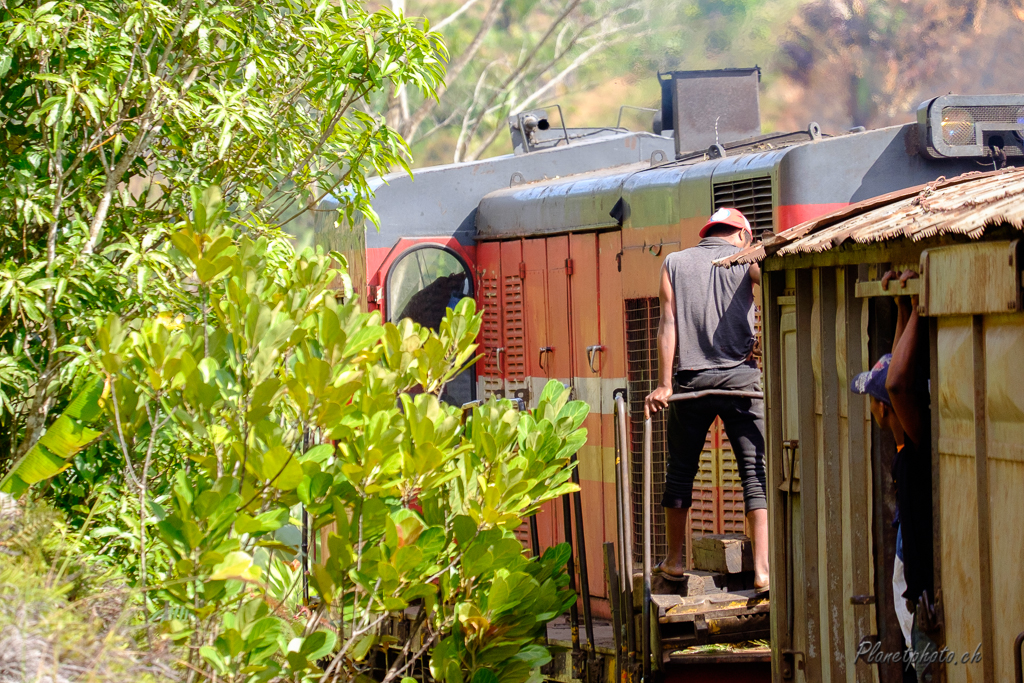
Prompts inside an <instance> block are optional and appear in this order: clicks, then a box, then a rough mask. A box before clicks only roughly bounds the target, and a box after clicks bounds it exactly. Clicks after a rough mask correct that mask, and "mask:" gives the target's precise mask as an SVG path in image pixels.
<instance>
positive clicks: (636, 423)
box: [625, 297, 668, 564]
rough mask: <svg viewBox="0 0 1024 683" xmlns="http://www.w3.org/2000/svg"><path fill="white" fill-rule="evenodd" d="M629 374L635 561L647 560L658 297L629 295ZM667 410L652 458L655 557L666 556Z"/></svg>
mask: <svg viewBox="0 0 1024 683" xmlns="http://www.w3.org/2000/svg"><path fill="white" fill-rule="evenodd" d="M625 303H626V376H627V380H628V382H629V417H630V425H629V427H630V430H629V435H630V449H629V450H630V454H631V462H630V490H631V493H632V499H633V500H632V507H633V562H634V563H636V564H640V563H641V562H643V548H644V546H643V543H644V526H643V524H644V517H643V513H644V509H643V493H644V488H643V486H644V480H643V452H644V398H645V397H646V396H647V395H648V394H649V393H651V392H652V391H654V388H655V387H656V386H657V385H658V320H659V319H660V318H661V305H660V303H659V301H658V298H657V297H652V298H643V299H626V302H625ZM666 414H667V411H661V412H660V413H658V414H657V415H655V416H654V420H653V424H652V427H653V433H652V453H651V456H652V461H653V464H654V472H653V479H654V498H653V505H652V507H653V509H654V524H653V528H652V532H653V536H654V547H653V548H651V552H652V554H653V556H654V557H664V556H665V553H666V549H667V546H666V542H665V513H664V511H663V510H662V508H661V504H660V501H661V496H662V494H663V493H664V491H665V460H666V457H667V455H668V447H667V445H666V442H665V418H666Z"/></svg>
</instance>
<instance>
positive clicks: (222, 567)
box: [210, 550, 260, 581]
mask: <svg viewBox="0 0 1024 683" xmlns="http://www.w3.org/2000/svg"><path fill="white" fill-rule="evenodd" d="M259 578H260V568H259V567H257V566H256V565H255V564H253V561H252V556H250V555H249V553H245V552H242V551H241V550H236V551H234V552H230V553H228V554H227V555H226V556H225V557H224V559H223V560H222V561H221V562H219V563H217V565H215V566H214V568H213V574H211V575H210V581H223V580H224V579H242V580H244V581H257V580H259Z"/></svg>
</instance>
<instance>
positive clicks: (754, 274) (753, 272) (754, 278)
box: [750, 263, 761, 285]
mask: <svg viewBox="0 0 1024 683" xmlns="http://www.w3.org/2000/svg"><path fill="white" fill-rule="evenodd" d="M750 281H751V282H753V283H754V284H755V285H759V284H761V266H759V265H757V264H756V263H751V264H750Z"/></svg>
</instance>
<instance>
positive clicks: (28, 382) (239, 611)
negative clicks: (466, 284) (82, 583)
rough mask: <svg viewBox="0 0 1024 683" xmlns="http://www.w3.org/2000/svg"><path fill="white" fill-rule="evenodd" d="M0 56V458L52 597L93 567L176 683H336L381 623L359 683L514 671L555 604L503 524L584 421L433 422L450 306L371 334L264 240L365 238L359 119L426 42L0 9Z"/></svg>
mask: <svg viewBox="0 0 1024 683" xmlns="http://www.w3.org/2000/svg"><path fill="white" fill-rule="evenodd" d="M0 36H2V37H3V40H0V121H2V122H3V126H0V163H2V164H3V165H4V167H5V170H6V171H7V178H8V182H7V183H5V184H4V186H3V187H2V188H0V448H2V452H0V463H3V471H5V473H6V474H7V475H8V476H7V477H6V479H5V482H4V484H3V486H4V488H5V489H6V490H10V491H12V492H15V493H23V492H24V491H25V489H26V488H29V487H31V490H32V491H34V492H35V493H36V494H37V495H39V496H47V497H49V499H50V500H52V501H53V502H54V503H55V504H57V505H59V506H60V507H61V508H62V510H63V511H64V512H65V513H67V515H68V517H67V523H66V526H63V527H62V528H63V529H64V530H65V531H64V532H62V533H64V534H65V536H66V537H73V538H74V539H75V541H74V543H75V546H74V554H73V555H72V554H68V555H67V556H66V557H63V558H62V559H61V560H60V561H59V562H57V563H56V564H55V565H54V566H55V567H56V568H57V569H56V571H57V575H58V576H60V575H63V573H64V572H65V571H70V570H72V569H73V568H74V564H75V560H74V559H72V558H73V557H78V556H81V557H88V558H89V561H90V562H91V563H93V564H94V565H95V567H96V568H97V570H98V571H99V570H102V571H105V572H108V575H109V576H110V577H114V578H113V579H112V580H115V581H117V582H119V588H118V591H119V594H120V595H123V596H124V599H125V604H124V614H125V617H124V618H125V620H126V621H127V622H130V623H131V624H132V625H133V626H137V627H138V628H139V631H138V634H137V637H138V641H139V644H140V645H153V646H154V647H155V646H156V644H157V643H161V645H160V646H159V648H156V649H161V648H170V651H171V652H173V653H174V655H173V656H174V657H175V658H176V659H177V660H179V666H180V667H181V668H182V669H187V671H188V672H189V674H188V675H189V676H190V677H191V678H192V679H196V678H197V677H198V678H208V679H230V680H234V681H245V680H259V681H263V680H283V679H288V680H295V681H298V680H317V679H322V678H328V679H338V678H344V679H347V680H351V679H355V680H360V679H361V677H365V676H366V675H368V673H369V671H370V669H371V667H372V666H373V665H374V663H375V662H378V661H379V660H380V653H381V652H382V650H384V649H385V648H388V647H392V646H394V645H395V642H394V638H393V637H392V636H389V635H387V634H388V633H389V632H390V631H389V630H388V628H387V625H388V622H389V620H390V619H391V618H392V616H393V615H394V614H395V613H396V611H400V610H404V609H407V608H410V609H415V615H416V616H415V617H414V619H413V622H412V623H411V624H410V630H411V635H410V640H409V641H408V642H409V645H410V647H408V648H406V649H405V650H404V651H402V652H400V653H399V656H398V658H397V660H395V659H392V663H393V666H392V667H391V669H390V670H389V672H388V673H387V674H386V677H387V679H388V680H398V679H400V678H402V677H403V676H404V675H405V674H406V673H409V667H410V666H411V665H412V664H414V663H415V661H417V660H418V659H420V658H423V657H427V656H429V655H430V652H431V651H432V650H433V649H434V647H435V646H438V644H439V643H444V645H443V646H439V647H443V648H446V649H444V653H447V654H443V659H444V661H445V665H444V666H445V671H444V673H443V675H442V676H441V678H445V679H447V678H449V677H450V678H451V680H456V679H458V680H463V679H465V678H466V677H469V678H470V679H476V678H480V680H490V679H491V678H495V677H502V678H505V677H507V678H508V679H509V680H527V679H529V678H531V677H534V678H535V677H536V671H535V669H536V665H537V663H538V662H540V661H542V660H543V655H542V654H541V653H540V652H539V650H538V645H537V638H538V636H539V635H541V634H542V633H543V628H544V624H545V623H546V622H547V621H549V620H550V619H551V618H553V616H554V615H556V614H558V613H560V612H561V611H563V610H564V609H565V607H566V605H568V604H569V603H570V602H571V601H572V600H574V599H575V595H573V593H572V592H571V591H569V590H568V589H567V588H566V585H567V578H566V576H565V574H564V558H561V559H559V558H560V555H559V553H561V552H563V551H552V552H550V553H549V554H548V555H547V556H545V558H543V559H541V558H537V559H531V560H528V559H526V558H525V557H524V556H523V550H522V547H521V546H520V545H519V544H518V542H517V541H515V538H514V535H513V532H512V530H513V529H514V528H515V527H517V526H518V525H519V524H520V523H521V522H522V519H523V517H524V516H526V515H529V514H532V513H534V512H535V511H536V510H537V509H538V507H539V506H540V505H541V504H542V503H543V502H544V501H547V500H551V499H552V498H554V497H556V496H558V495H560V494H562V493H564V492H566V491H570V490H573V487H572V484H570V483H569V475H570V471H571V457H572V455H573V454H574V453H575V452H576V450H577V449H578V448H579V446H580V445H581V444H582V443H583V440H585V435H584V434H583V432H582V430H580V429H579V428H580V426H581V424H582V420H583V417H584V415H585V411H586V409H585V406H583V404H580V403H579V402H570V401H568V391H567V390H566V389H564V388H563V387H562V386H561V385H559V384H557V383H555V384H552V385H551V386H549V387H548V388H547V389H546V390H545V393H544V399H543V400H542V402H541V405H540V406H539V407H538V408H537V410H535V411H534V412H533V413H530V414H525V413H524V414H520V413H519V412H517V410H516V409H515V408H514V406H513V404H512V403H510V402H508V401H494V400H492V401H490V402H489V403H486V404H484V405H482V406H478V407H476V408H475V409H474V410H473V411H472V412H471V413H468V414H463V412H462V411H461V409H460V408H458V407H453V406H449V405H446V404H445V403H443V402H441V401H440V400H439V398H438V397H439V396H440V395H441V394H442V392H443V390H444V387H445V384H446V383H447V382H449V381H450V380H452V378H453V377H455V375H456V374H457V373H459V372H460V371H462V370H464V369H465V368H466V367H467V366H468V365H470V364H471V363H472V362H473V361H474V360H475V357H474V354H475V349H476V347H475V339H476V337H477V335H478V333H479V330H480V320H481V319H480V315H479V314H478V313H477V312H476V311H475V308H474V303H473V301H472V300H470V299H465V300H463V301H461V302H459V303H458V304H457V305H456V306H455V308H454V310H449V311H448V313H447V315H446V317H445V319H444V321H443V322H442V324H441V325H440V328H439V331H438V332H432V331H431V330H429V329H424V328H421V327H420V326H419V325H416V324H414V323H412V322H411V321H408V320H406V321H402V322H401V323H399V324H397V325H395V324H390V323H388V324H385V323H384V322H383V321H382V320H381V318H380V316H379V314H376V313H374V314H369V313H365V312H363V311H361V310H359V308H358V304H357V303H356V299H355V297H353V296H352V288H351V284H350V282H349V279H348V276H347V272H346V264H345V262H344V259H343V258H342V257H341V256H340V255H338V254H324V253H321V252H314V251H311V250H308V249H307V250H303V251H298V252H297V251H296V250H295V249H294V248H293V246H292V245H291V242H290V241H289V240H288V239H287V238H285V237H284V236H283V233H282V232H281V227H282V226H286V225H288V224H289V223H290V222H291V221H292V220H293V219H295V218H297V217H298V216H299V215H301V214H302V212H304V211H306V210H307V209H308V208H309V207H310V206H311V205H315V203H316V201H317V200H318V199H319V198H321V197H323V196H324V195H325V194H327V193H332V194H333V195H334V196H335V197H337V198H338V199H339V200H340V203H341V206H342V209H343V211H344V212H345V213H346V214H347V217H348V218H351V217H352V216H354V215H355V214H356V213H357V212H359V213H361V214H363V215H365V216H367V217H369V218H370V220H371V221H372V220H373V219H374V214H373V212H372V210H371V209H370V206H369V203H368V202H369V197H370V185H369V183H368V182H367V175H369V174H371V173H378V174H379V173H383V172H385V171H388V170H390V169H391V168H393V167H399V168H405V166H406V160H407V156H406V155H407V150H406V147H405V143H404V141H403V140H402V139H401V137H399V136H398V135H397V134H396V133H395V132H393V131H392V129H390V128H389V127H387V126H386V125H384V123H383V121H382V118H381V117H377V116H374V115H371V114H369V113H366V109H367V102H371V101H373V99H374V98H375V97H377V96H378V95H379V94H381V93H384V92H385V91H390V90H392V89H403V91H404V90H405V89H412V90H418V91H420V93H421V94H422V95H423V96H424V97H430V96H431V95H432V94H433V92H434V89H435V88H436V87H437V86H438V84H439V79H440V77H441V75H442V73H443V67H442V64H443V60H444V59H445V58H446V53H445V50H444V47H443V45H442V44H441V42H440V39H439V37H438V36H437V35H436V34H431V33H428V32H426V31H424V30H423V28H422V27H421V26H420V24H419V23H417V22H415V21H410V20H408V19H406V18H405V17H404V16H401V15H399V14H395V13H392V12H390V11H387V10H381V11H377V12H373V13H370V12H367V11H366V10H365V9H363V7H362V5H361V4H360V3H358V2H356V1H355V0H341V1H340V2H330V3H328V2H306V1H304V0H303V1H300V2H294V1H293V0H278V1H275V0H271V2H270V3H269V4H268V3H261V4H259V5H245V4H243V5H227V4H216V3H215V4H212V5H210V4H202V3H198V4H197V3H194V2H192V0H166V1H154V0H144V1H143V2H142V3H141V4H139V3H135V4H124V3H123V2H120V1H119V0H77V1H60V0H57V1H54V2H47V3H45V4H42V5H37V4H31V3H26V2H24V1H20V2H18V1H16V2H13V3H8V4H3V5H0ZM303 511H305V512H303ZM306 513H308V515H309V517H308V518H309V520H310V535H309V538H308V541H309V542H310V543H311V544H312V546H313V549H314V556H315V558H316V560H315V562H313V564H312V566H311V568H310V569H311V571H310V574H309V576H308V582H309V585H310V589H311V591H312V593H313V595H312V598H313V601H312V603H310V604H309V606H307V605H306V599H305V597H306V596H305V595H304V590H303V582H304V579H305V578H306V577H304V576H302V574H301V572H300V571H299V562H298V560H299V552H300V548H299V542H298V539H297V536H298V529H297V527H298V526H300V525H301V522H300V521H299V519H298V518H299V517H302V516H303V515H304V514H306ZM513 589H514V590H527V589H529V590H530V591H531V601H530V602H529V603H524V604H525V605H526V606H525V607H523V608H519V607H517V606H516V605H514V604H512V601H511V600H509V599H508V596H509V595H510V593H509V591H510V590H513ZM492 595H493V597H490V596H492ZM480 619H485V620H489V623H491V624H497V626H495V627H493V628H492V627H487V628H483V629H481V628H477V627H478V626H479V625H480V624H482V623H483V622H481V621H479V620H480ZM414 645H415V647H413V646H414ZM439 661H440V660H439Z"/></svg>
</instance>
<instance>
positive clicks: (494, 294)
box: [479, 271, 501, 378]
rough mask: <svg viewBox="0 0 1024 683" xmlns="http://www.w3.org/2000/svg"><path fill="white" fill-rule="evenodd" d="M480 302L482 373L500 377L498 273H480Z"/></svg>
mask: <svg viewBox="0 0 1024 683" xmlns="http://www.w3.org/2000/svg"><path fill="white" fill-rule="evenodd" d="M479 291H480V302H479V305H480V307H481V308H483V312H484V313H483V321H482V323H481V328H480V337H481V340H482V341H483V347H484V358H483V362H484V367H483V374H484V375H486V376H489V377H498V378H500V377H501V366H500V365H499V358H498V353H497V349H499V348H501V311H500V310H499V308H500V307H499V305H498V275H497V273H495V274H493V275H492V274H490V273H488V272H487V271H484V272H483V273H482V274H481V275H480V290H479Z"/></svg>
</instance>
